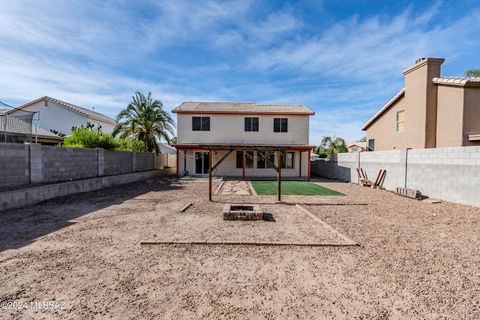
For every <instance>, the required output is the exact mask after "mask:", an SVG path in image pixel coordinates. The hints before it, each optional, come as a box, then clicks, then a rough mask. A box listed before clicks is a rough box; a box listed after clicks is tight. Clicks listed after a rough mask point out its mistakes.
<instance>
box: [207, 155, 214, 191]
mask: <svg viewBox="0 0 480 320" xmlns="http://www.w3.org/2000/svg"><path fill="white" fill-rule="evenodd" d="M212 158H213V153H212V150H208V201H212Z"/></svg>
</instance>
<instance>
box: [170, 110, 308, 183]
mask: <svg viewBox="0 0 480 320" xmlns="http://www.w3.org/2000/svg"><path fill="white" fill-rule="evenodd" d="M173 112H174V113H176V114H177V144H176V145H175V147H176V149H177V174H178V175H180V176H182V175H205V174H207V173H208V170H209V165H210V166H212V165H213V167H212V168H213V169H214V170H212V174H214V175H217V176H230V177H243V179H246V177H250V178H251V177H275V176H276V174H277V172H276V170H275V168H276V167H277V168H278V164H279V163H280V162H281V167H280V168H281V172H282V177H291V178H294V177H296V178H308V179H309V178H310V164H309V161H310V152H311V149H312V146H309V145H308V143H309V118H310V116H311V115H313V114H314V112H312V111H311V110H310V109H308V108H307V107H304V106H300V105H266V104H255V103H236V102H184V103H182V104H181V105H180V106H178V107H176V108H175V109H174V110H173ZM215 164H217V166H215Z"/></svg>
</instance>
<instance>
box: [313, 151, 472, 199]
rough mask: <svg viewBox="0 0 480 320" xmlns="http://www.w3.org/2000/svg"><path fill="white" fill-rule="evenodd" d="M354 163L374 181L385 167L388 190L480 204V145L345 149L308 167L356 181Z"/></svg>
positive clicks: (344, 179) (330, 176) (323, 173)
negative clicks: (360, 151)
mask: <svg viewBox="0 0 480 320" xmlns="http://www.w3.org/2000/svg"><path fill="white" fill-rule="evenodd" d="M352 155H353V157H357V160H358V161H352ZM357 167H360V168H363V169H364V171H366V173H367V175H368V177H369V179H370V180H373V181H374V180H375V178H376V177H377V174H378V172H379V170H380V169H385V170H387V175H386V177H385V181H384V187H385V188H386V189H388V190H395V188H397V187H407V188H412V189H417V190H420V191H421V192H422V194H424V195H427V196H429V197H432V198H438V199H443V200H446V201H452V202H458V203H463V204H470V205H475V206H480V147H458V148H436V149H412V150H405V149H404V150H391V151H376V152H362V153H351V154H348V153H344V154H338V155H336V157H333V158H332V159H331V160H330V161H315V162H312V168H311V169H312V174H314V175H318V176H320V177H325V178H330V179H337V180H341V181H349V182H354V183H357V182H358V180H357V174H356V168H357ZM348 172H350V177H349V176H348V174H347V173H348Z"/></svg>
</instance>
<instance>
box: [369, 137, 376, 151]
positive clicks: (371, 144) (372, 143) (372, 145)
mask: <svg viewBox="0 0 480 320" xmlns="http://www.w3.org/2000/svg"><path fill="white" fill-rule="evenodd" d="M368 151H375V139H368Z"/></svg>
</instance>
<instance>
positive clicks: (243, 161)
mask: <svg viewBox="0 0 480 320" xmlns="http://www.w3.org/2000/svg"><path fill="white" fill-rule="evenodd" d="M245 156H246V152H245V150H243V151H242V177H243V181H245Z"/></svg>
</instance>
